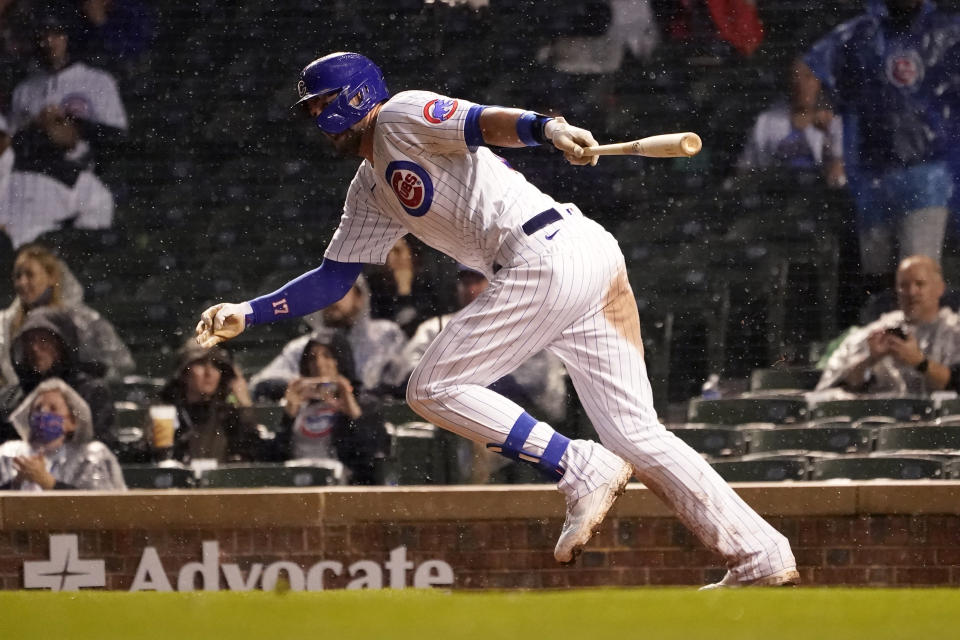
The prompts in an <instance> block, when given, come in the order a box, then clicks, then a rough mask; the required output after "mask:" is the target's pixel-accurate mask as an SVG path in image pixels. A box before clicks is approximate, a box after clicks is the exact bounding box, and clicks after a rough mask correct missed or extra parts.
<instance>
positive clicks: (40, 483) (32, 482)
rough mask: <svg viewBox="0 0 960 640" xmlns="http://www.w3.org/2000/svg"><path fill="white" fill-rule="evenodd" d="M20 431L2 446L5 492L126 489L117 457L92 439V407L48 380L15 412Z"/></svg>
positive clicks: (0, 480)
mask: <svg viewBox="0 0 960 640" xmlns="http://www.w3.org/2000/svg"><path fill="white" fill-rule="evenodd" d="M10 422H11V423H12V424H13V426H14V427H15V428H16V430H17V433H18V434H19V435H20V439H19V440H10V441H8V442H5V443H3V444H2V445H0V490H2V489H14V490H20V491H49V490H51V489H114V490H116V489H126V488H127V486H126V484H125V483H124V481H123V473H122V472H121V470H120V464H119V463H118V462H117V459H116V457H115V456H114V455H113V453H111V451H110V449H109V448H107V446H106V445H105V444H103V443H102V442H98V441H97V440H95V439H94V437H93V423H92V421H91V418H90V407H88V406H87V403H86V402H84V400H83V398H81V397H80V394H78V393H77V392H76V391H74V390H73V389H72V388H71V387H70V385H68V384H67V383H66V382H64V381H63V380H60V379H59V378H49V379H47V380H44V381H43V382H42V383H40V384H39V385H38V386H37V387H36V388H35V389H34V390H33V391H31V392H30V395H28V396H27V397H26V398H25V399H24V400H23V402H21V403H20V406H19V407H17V408H16V410H15V411H14V412H13V414H12V415H11V416H10Z"/></svg>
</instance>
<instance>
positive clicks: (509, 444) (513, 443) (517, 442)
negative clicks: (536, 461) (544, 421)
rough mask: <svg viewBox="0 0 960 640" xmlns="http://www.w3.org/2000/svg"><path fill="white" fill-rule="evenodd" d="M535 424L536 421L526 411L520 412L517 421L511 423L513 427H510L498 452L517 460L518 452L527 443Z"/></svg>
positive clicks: (519, 452) (520, 451) (521, 450)
mask: <svg viewBox="0 0 960 640" xmlns="http://www.w3.org/2000/svg"><path fill="white" fill-rule="evenodd" d="M535 424H537V421H536V419H534V417H533V416H531V415H530V414H529V413H527V412H526V411H524V412H523V413H521V414H520V417H519V418H517V421H516V422H514V423H513V428H512V429H510V433H509V434H508V435H507V439H506V440H505V441H504V443H503V450H502V451H499V453H500V454H502V455H504V456H506V457H508V458H510V459H511V460H519V459H520V454H521V453H524V451H523V445H525V444H526V443H527V438H528V437H529V436H530V432H531V431H533V425H535Z"/></svg>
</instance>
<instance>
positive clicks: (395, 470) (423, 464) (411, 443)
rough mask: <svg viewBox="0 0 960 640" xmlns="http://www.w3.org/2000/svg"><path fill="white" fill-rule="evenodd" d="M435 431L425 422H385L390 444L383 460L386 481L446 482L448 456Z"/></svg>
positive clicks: (441, 440) (394, 482) (398, 482)
mask: <svg viewBox="0 0 960 640" xmlns="http://www.w3.org/2000/svg"><path fill="white" fill-rule="evenodd" d="M438 431H440V430H439V429H438V428H437V427H436V426H435V425H432V424H430V423H429V422H406V423H402V424H399V425H394V424H393V423H388V424H387V433H388V434H389V435H390V438H391V443H392V451H391V455H390V459H389V460H388V461H387V467H388V469H387V478H388V482H389V483H390V484H398V485H420V484H447V479H448V457H449V456H448V454H447V450H446V449H447V448H446V447H445V446H444V443H445V442H446V441H445V439H444V438H443V437H442V436H440V434H438ZM438 436H439V437H438Z"/></svg>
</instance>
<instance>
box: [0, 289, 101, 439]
mask: <svg viewBox="0 0 960 640" xmlns="http://www.w3.org/2000/svg"><path fill="white" fill-rule="evenodd" d="M35 329H43V330H46V331H48V332H50V333H51V334H53V335H55V336H56V337H57V339H59V341H60V344H61V347H62V353H63V358H61V360H60V361H59V362H57V363H55V364H54V365H53V367H51V369H50V370H49V371H45V372H43V373H40V372H37V371H35V370H33V367H31V366H30V363H29V361H28V359H27V354H26V348H25V346H26V340H25V335H26V334H27V332H29V331H32V330H35ZM79 353H80V348H79V337H78V332H77V326H76V324H75V323H74V321H73V317H72V315H71V313H70V311H69V310H68V309H59V308H54V307H40V308H37V309H34V310H33V311H31V312H30V313H29V314H27V317H26V319H25V320H24V322H23V325H22V326H21V327H20V330H19V331H18V332H17V333H16V335H15V336H14V338H13V340H12V342H11V344H10V357H11V360H12V362H13V368H14V370H15V371H16V373H17V378H18V380H19V382H17V383H15V384H10V385H7V386H6V387H4V388H3V389H0V415H2V416H4V417H6V416H9V415H10V413H11V412H12V411H13V410H14V409H15V408H16V407H17V406H19V405H20V403H21V402H23V400H24V398H25V397H26V396H27V395H28V394H29V393H30V392H32V391H33V390H34V389H35V388H36V387H37V385H38V384H40V383H41V382H42V381H44V380H46V379H48V378H61V379H62V380H63V381H64V382H66V383H67V384H68V385H70V386H71V387H72V388H73V389H74V390H76V392H77V393H79V394H80V397H81V398H83V399H84V401H86V403H87V405H89V407H90V412H91V414H92V424H93V435H94V437H95V438H96V439H97V440H100V441H102V442H105V443H106V444H107V445H108V446H110V445H111V444H112V442H113V437H112V432H111V428H112V427H113V420H114V415H115V414H114V410H113V398H112V396H111V394H110V389H109V388H108V387H107V385H106V383H105V382H104V381H103V380H101V379H99V378H97V377H95V376H93V375H92V374H91V373H90V372H88V371H87V370H86V369H85V368H84V366H83V364H82V363H80V362H79ZM8 437H9V436H8Z"/></svg>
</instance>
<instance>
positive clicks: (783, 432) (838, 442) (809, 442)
mask: <svg viewBox="0 0 960 640" xmlns="http://www.w3.org/2000/svg"><path fill="white" fill-rule="evenodd" d="M744 437H745V439H746V441H747V448H748V450H749V451H750V453H751V454H753V453H770V452H776V451H782V452H787V451H789V452H814V451H816V452H832V453H868V452H869V451H870V450H871V448H872V446H873V436H872V433H871V431H870V430H869V429H858V428H855V427H851V426H846V427H844V426H805V427H776V428H771V429H747V430H746V431H745V432H744Z"/></svg>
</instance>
